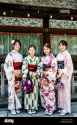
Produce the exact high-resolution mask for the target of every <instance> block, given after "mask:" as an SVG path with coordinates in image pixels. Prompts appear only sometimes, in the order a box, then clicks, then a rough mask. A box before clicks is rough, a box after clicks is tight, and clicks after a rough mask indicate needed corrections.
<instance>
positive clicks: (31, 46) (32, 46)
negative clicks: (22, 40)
mask: <svg viewBox="0 0 77 125" xmlns="http://www.w3.org/2000/svg"><path fill="white" fill-rule="evenodd" d="M30 48H34V49H35V50H36V46H35V45H30V46H29V47H28V50H29V49H30Z"/></svg>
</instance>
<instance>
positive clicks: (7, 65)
mask: <svg viewBox="0 0 77 125" xmlns="http://www.w3.org/2000/svg"><path fill="white" fill-rule="evenodd" d="M4 71H5V74H6V78H7V80H12V76H13V67H12V57H11V55H10V54H8V55H7V56H6V59H5V62H4Z"/></svg>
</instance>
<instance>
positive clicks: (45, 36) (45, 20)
mask: <svg viewBox="0 0 77 125" xmlns="http://www.w3.org/2000/svg"><path fill="white" fill-rule="evenodd" d="M46 42H48V43H50V33H49V16H48V15H45V17H43V44H44V43H46Z"/></svg>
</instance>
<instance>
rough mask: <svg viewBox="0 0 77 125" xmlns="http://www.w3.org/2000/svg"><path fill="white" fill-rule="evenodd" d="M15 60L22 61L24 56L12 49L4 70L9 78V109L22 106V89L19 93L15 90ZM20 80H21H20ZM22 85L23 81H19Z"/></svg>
mask: <svg viewBox="0 0 77 125" xmlns="http://www.w3.org/2000/svg"><path fill="white" fill-rule="evenodd" d="M13 60H14V61H18V62H22V61H23V57H22V55H21V54H20V53H18V52H16V51H15V50H12V51H11V52H9V53H8V55H7V56H6V59H5V63H4V71H5V74H6V78H7V80H8V110H14V109H20V108H21V100H22V99H21V90H20V92H19V93H16V91H15V74H14V67H13ZM19 82H20V81H19ZM19 84H20V85H21V82H20V83H19Z"/></svg>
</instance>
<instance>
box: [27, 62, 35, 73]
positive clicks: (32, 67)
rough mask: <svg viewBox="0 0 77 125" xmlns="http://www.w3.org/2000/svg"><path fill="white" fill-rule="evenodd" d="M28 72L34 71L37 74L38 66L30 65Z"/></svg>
mask: <svg viewBox="0 0 77 125" xmlns="http://www.w3.org/2000/svg"><path fill="white" fill-rule="evenodd" d="M28 70H29V71H32V72H36V70H37V65H35V64H28Z"/></svg>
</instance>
